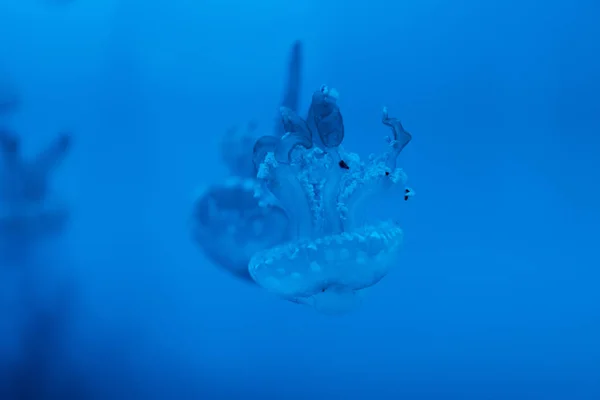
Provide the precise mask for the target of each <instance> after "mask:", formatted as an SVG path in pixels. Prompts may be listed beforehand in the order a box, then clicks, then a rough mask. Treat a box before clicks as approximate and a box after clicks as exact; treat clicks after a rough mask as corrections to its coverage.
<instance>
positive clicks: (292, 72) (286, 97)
mask: <svg viewBox="0 0 600 400" xmlns="http://www.w3.org/2000/svg"><path fill="white" fill-rule="evenodd" d="M302 63H303V51H302V42H301V41H300V40H296V41H295V42H294V43H293V44H292V48H291V51H290V56H289V60H288V68H287V80H286V83H285V89H284V92H283V98H282V100H281V107H286V108H288V109H290V110H292V111H294V112H297V111H298V108H299V105H300V88H301V86H302ZM286 132H287V131H286V130H285V129H284V128H283V127H282V126H281V118H280V115H277V116H276V117H275V129H274V134H275V136H282V135H284V134H285V133H286Z"/></svg>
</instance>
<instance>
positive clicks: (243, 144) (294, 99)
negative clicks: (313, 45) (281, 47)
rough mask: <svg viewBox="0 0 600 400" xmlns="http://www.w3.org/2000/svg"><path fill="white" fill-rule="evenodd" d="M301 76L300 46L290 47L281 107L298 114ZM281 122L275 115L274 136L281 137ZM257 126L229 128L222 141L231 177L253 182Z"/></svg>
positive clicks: (299, 44)
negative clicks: (244, 128)
mask: <svg viewBox="0 0 600 400" xmlns="http://www.w3.org/2000/svg"><path fill="white" fill-rule="evenodd" d="M301 72H302V42H300V41H296V42H294V43H293V45H292V48H291V51H290V55H289V61H288V67H287V80H286V85H285V88H284V93H283V98H282V100H281V104H280V106H281V107H286V108H289V109H291V110H293V111H297V110H298V107H299V103H300V86H301V84H302V81H301ZM280 120H281V118H280V116H279V113H277V116H276V121H275V124H274V125H275V126H274V129H273V135H274V136H281V135H283V134H284V133H285V131H284V130H283V127H282V125H281V122H280ZM257 129H258V124H257V123H256V122H255V121H251V122H250V123H248V125H247V127H246V130H242V131H240V130H238V128H237V127H233V128H230V129H229V130H228V131H227V132H226V134H225V136H224V137H223V139H222V141H221V157H222V159H223V162H224V163H225V165H226V166H227V168H228V169H229V173H230V174H231V175H233V176H239V177H247V178H254V177H255V176H256V173H255V171H254V167H253V163H252V146H254V142H256V139H257V138H258V137H259V135H258V133H257Z"/></svg>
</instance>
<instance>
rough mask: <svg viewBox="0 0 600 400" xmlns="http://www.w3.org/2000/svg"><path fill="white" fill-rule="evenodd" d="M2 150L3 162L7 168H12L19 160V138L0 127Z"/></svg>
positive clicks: (0, 148)
mask: <svg viewBox="0 0 600 400" xmlns="http://www.w3.org/2000/svg"><path fill="white" fill-rule="evenodd" d="M0 150H1V151H2V162H3V163H4V164H5V166H6V167H7V168H11V166H14V165H15V164H16V163H17V162H18V161H19V156H20V152H19V150H20V143H19V138H18V137H16V136H15V135H13V134H12V133H11V132H9V131H7V130H5V129H1V128H0Z"/></svg>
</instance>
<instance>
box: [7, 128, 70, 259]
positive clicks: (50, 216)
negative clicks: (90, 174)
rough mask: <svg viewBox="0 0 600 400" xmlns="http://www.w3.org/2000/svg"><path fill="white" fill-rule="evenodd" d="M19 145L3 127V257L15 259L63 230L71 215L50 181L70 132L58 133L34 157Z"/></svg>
mask: <svg viewBox="0 0 600 400" xmlns="http://www.w3.org/2000/svg"><path fill="white" fill-rule="evenodd" d="M20 147H21V146H20V141H19V138H18V137H17V136H16V135H14V134H12V133H10V132H8V131H6V130H3V131H0V158H1V162H2V164H1V168H0V257H8V258H9V259H11V260H13V261H15V260H17V259H18V260H21V259H23V258H24V257H26V256H27V255H28V254H29V251H30V248H31V246H32V245H33V244H34V243H37V242H38V241H39V240H40V239H43V238H46V237H50V236H54V235H57V234H59V233H60V232H62V231H63V229H64V227H65V226H66V223H67V220H68V215H69V213H68V208H67V206H66V205H65V204H63V203H62V202H60V201H59V200H58V199H57V198H55V197H53V193H52V191H51V190H50V186H49V181H50V179H51V176H52V173H53V172H54V171H55V170H56V168H57V167H58V166H59V165H60V163H61V162H62V161H63V160H64V158H65V157H66V155H67V153H68V150H69V149H70V147H71V136H70V134H67V133H61V134H59V135H58V137H57V138H56V139H54V140H53V141H52V142H51V143H50V144H49V145H48V146H47V147H46V148H45V149H44V150H43V151H41V152H40V153H38V154H37V155H36V156H35V157H34V158H33V159H31V160H26V159H24V158H23V156H22V154H21V151H20V150H21V149H20Z"/></svg>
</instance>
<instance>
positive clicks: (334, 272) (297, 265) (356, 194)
mask: <svg viewBox="0 0 600 400" xmlns="http://www.w3.org/2000/svg"><path fill="white" fill-rule="evenodd" d="M281 112H282V120H283V123H284V126H285V129H286V132H287V133H286V134H285V135H284V136H283V137H281V138H276V139H274V138H272V137H263V138H261V139H259V140H258V141H257V143H256V145H255V151H254V162H255V164H256V165H257V166H258V174H257V176H258V179H259V181H260V183H261V184H260V186H258V190H257V193H256V195H257V197H258V198H260V199H262V202H263V204H265V205H266V206H269V207H280V208H282V209H283V210H284V212H285V215H286V216H287V218H288V224H289V225H288V229H289V235H290V240H289V241H287V242H285V243H283V244H279V245H276V246H274V247H272V248H270V249H266V250H263V251H260V252H258V253H256V254H255V255H254V256H253V257H252V259H251V261H250V263H249V272H250V275H251V276H252V278H253V279H254V280H255V281H256V282H257V283H258V284H259V285H260V286H262V287H264V288H266V289H267V290H269V291H271V292H274V293H275V294H277V295H279V296H281V297H283V298H285V299H288V300H290V301H293V302H297V303H302V304H308V305H311V306H313V307H315V308H316V309H318V310H320V311H323V312H328V313H334V312H340V311H344V310H349V309H353V308H354V307H355V306H356V305H357V304H358V303H359V301H360V294H361V291H363V290H364V289H366V288H369V287H371V286H373V285H375V284H376V283H377V282H379V280H381V279H382V278H383V277H384V276H385V275H386V274H387V273H388V272H389V270H390V269H391V268H392V267H393V266H394V265H396V264H397V263H398V258H399V254H400V247H401V244H402V235H403V234H402V230H401V229H400V227H399V226H398V224H397V223H396V222H395V221H393V220H389V221H370V220H369V219H368V218H367V217H366V216H367V214H366V213H365V211H366V210H368V208H369V205H370V204H371V202H372V201H376V200H377V198H378V197H380V196H385V191H386V190H388V189H389V188H391V187H393V186H400V187H401V188H402V189H404V193H406V194H409V193H410V190H409V189H408V188H406V187H405V182H406V175H405V174H404V172H403V170H402V169H401V168H398V167H397V164H396V159H397V158H398V155H399V154H400V152H401V151H402V149H403V148H404V147H405V146H406V145H407V144H408V142H409V141H410V140H411V135H410V134H409V133H408V132H406V131H405V130H404V129H403V127H402V125H401V124H400V121H398V120H397V119H395V118H390V117H389V116H388V113H387V110H386V109H384V111H383V119H382V121H383V124H385V125H386V126H388V127H390V128H391V130H392V134H393V137H391V138H390V140H389V145H388V148H387V150H386V151H385V152H384V153H383V154H381V155H379V156H371V157H370V158H369V160H367V161H361V159H360V157H359V156H358V155H357V154H354V153H349V152H346V151H345V150H344V149H343V148H342V147H341V144H342V141H343V139H344V123H343V119H342V114H341V112H340V109H339V107H338V105H337V92H336V91H335V90H333V89H330V88H328V87H327V86H323V87H322V88H321V89H320V90H318V91H316V92H315V93H314V95H313V98H312V104H311V108H310V112H309V116H308V119H307V120H306V121H305V120H303V119H302V118H300V117H299V116H298V115H297V114H296V113H294V112H293V111H292V110H290V109H287V108H282V110H281Z"/></svg>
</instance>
